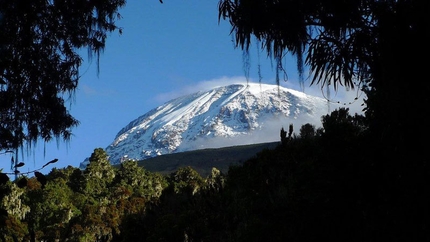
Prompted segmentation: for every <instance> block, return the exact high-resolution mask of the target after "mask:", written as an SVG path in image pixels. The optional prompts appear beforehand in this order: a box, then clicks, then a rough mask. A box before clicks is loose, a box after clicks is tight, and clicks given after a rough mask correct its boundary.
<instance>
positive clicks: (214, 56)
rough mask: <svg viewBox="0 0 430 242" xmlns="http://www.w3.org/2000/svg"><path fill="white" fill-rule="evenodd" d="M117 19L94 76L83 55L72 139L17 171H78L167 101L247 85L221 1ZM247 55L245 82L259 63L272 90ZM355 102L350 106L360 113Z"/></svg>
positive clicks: (172, 0) (139, 5) (146, 5)
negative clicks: (226, 86) (236, 84)
mask: <svg viewBox="0 0 430 242" xmlns="http://www.w3.org/2000/svg"><path fill="white" fill-rule="evenodd" d="M120 13H121V15H122V17H123V18H122V19H121V20H119V21H118V22H117V25H118V26H120V27H122V28H123V33H122V35H119V33H118V32H114V33H112V34H110V36H109V37H108V40H107V44H106V48H105V51H104V53H102V54H101V56H100V73H99V75H97V63H96V60H95V58H93V60H92V61H89V60H88V58H87V55H86V51H83V52H82V53H83V55H82V57H83V58H84V63H83V65H82V67H81V70H80V72H81V75H82V77H81V79H80V82H79V86H78V88H77V90H76V93H75V95H74V98H73V99H72V100H70V102H69V103H68V104H67V105H69V107H70V109H69V110H70V113H71V114H72V115H73V116H74V117H75V118H77V119H78V120H79V121H80V125H79V126H78V127H76V128H74V129H73V133H74V136H73V137H72V139H71V141H70V142H69V143H64V142H63V141H62V140H59V141H58V142H56V141H55V140H54V141H52V142H50V143H47V144H44V143H43V142H39V143H37V145H36V147H35V148H34V149H33V150H32V151H30V154H27V151H26V150H24V151H23V154H22V153H21V152H20V153H19V161H23V162H24V163H25V164H26V165H25V166H24V167H22V168H21V169H20V171H21V172H22V173H25V172H30V171H34V170H38V169H39V168H41V167H42V166H43V165H44V164H45V163H46V162H48V161H50V160H52V159H54V158H58V159H59V161H58V162H57V163H55V164H52V165H49V166H47V167H46V168H44V169H41V170H39V171H41V172H42V173H48V172H49V171H50V170H51V169H52V168H54V167H58V168H62V167H66V166H68V165H71V166H74V167H78V166H79V163H80V162H82V161H83V160H84V159H85V158H86V157H89V156H90V155H91V153H92V152H93V151H94V149H95V148H106V147H107V146H108V145H109V144H110V143H111V142H112V141H113V140H114V138H115V135H116V134H117V132H118V131H119V130H120V129H121V128H123V127H124V126H126V125H127V124H128V123H129V122H130V121H132V120H134V119H136V118H137V117H139V116H141V115H143V114H145V113H146V112H148V111H149V110H151V109H153V108H155V107H157V106H159V105H161V104H163V103H164V102H166V101H168V100H170V99H172V98H174V97H177V96H179V95H184V94H187V93H190V92H194V91H198V90H201V89H205V88H209V87H211V86H212V85H222V84H227V83H233V82H235V81H243V80H245V79H246V78H245V72H244V68H243V66H244V65H243V61H242V51H241V50H240V49H236V48H235V47H234V43H233V40H232V37H231V36H230V35H229V33H230V25H229V23H228V22H227V21H225V20H221V21H220V22H218V0H208V1H198V0H164V3H163V4H161V3H160V2H159V1H158V0H144V1H128V3H127V4H126V6H125V7H124V8H122V9H121V10H120ZM250 54H251V55H250V65H251V66H250V70H249V81H254V82H258V80H259V76H258V65H260V67H261V75H262V78H263V79H262V82H263V83H270V84H275V74H276V73H275V70H274V68H273V66H272V62H271V61H270V60H269V59H268V58H267V57H266V53H265V52H261V53H258V49H257V46H252V47H251V53H250ZM285 69H286V71H287V73H288V81H287V82H284V81H281V85H283V86H286V87H289V88H293V89H296V90H300V89H299V88H298V86H299V83H298V81H297V74H296V73H297V71H296V68H295V62H294V59H288V60H287V62H286V63H285ZM304 92H305V93H308V94H312V95H316V96H320V97H322V94H321V90H320V87H318V86H313V87H309V81H305V90H304ZM332 93H333V92H332ZM332 95H333V94H332ZM333 96H334V95H333ZM355 96H356V91H350V92H347V93H340V94H338V96H337V97H334V100H335V101H338V100H339V101H341V102H347V103H348V102H351V101H353V99H354V97H355ZM359 104H360V103H357V102H356V103H354V104H353V105H351V106H349V107H350V108H351V110H359V107H360V105H359ZM10 159H11V155H10V154H3V155H0V169H1V168H3V172H11V168H10Z"/></svg>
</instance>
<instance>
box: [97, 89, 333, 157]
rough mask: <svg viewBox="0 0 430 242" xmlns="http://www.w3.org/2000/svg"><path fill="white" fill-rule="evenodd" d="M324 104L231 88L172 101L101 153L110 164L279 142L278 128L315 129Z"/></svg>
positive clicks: (293, 94) (295, 94)
mask: <svg viewBox="0 0 430 242" xmlns="http://www.w3.org/2000/svg"><path fill="white" fill-rule="evenodd" d="M327 113H328V108H327V101H326V100H325V99H322V98H319V97H314V96H311V95H308V94H305V93H303V92H299V91H296V90H293V89H289V88H285V87H282V86H278V85H271V84H260V83H236V84H231V85H227V86H219V87H215V88H212V89H210V90H207V91H199V92H195V93H192V94H188V95H183V96H181V97H178V98H175V99H172V100H170V101H168V102H165V103H164V104H163V105H160V106H158V107H156V108H154V109H152V110H150V111H149V112H147V113H145V114H143V115H141V116H139V117H138V118H136V119H134V120H132V121H131V122H129V123H128V124H127V125H126V126H124V127H123V128H122V129H121V130H120V131H119V132H118V133H117V135H116V136H115V138H114V141H113V142H112V143H111V144H110V145H109V146H108V147H106V149H105V150H106V152H107V154H108V155H109V157H110V161H111V163H112V164H119V163H121V161H122V160H125V159H133V160H145V159H148V158H152V157H156V156H159V155H163V154H171V153H178V152H184V151H189V150H198V149H203V148H218V147H227V146H234V145H244V144H252V143H264V142H273V141H275V140H278V139H279V130H280V129H281V127H282V126H288V125H289V124H290V123H295V124H296V125H295V127H300V126H301V125H302V124H305V123H311V124H313V125H315V126H319V125H318V124H317V122H320V118H321V116H322V115H325V114H327Z"/></svg>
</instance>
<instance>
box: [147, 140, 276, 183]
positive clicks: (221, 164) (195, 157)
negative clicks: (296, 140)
mask: <svg viewBox="0 0 430 242" xmlns="http://www.w3.org/2000/svg"><path fill="white" fill-rule="evenodd" d="M279 144H280V143H279V142H270V143H260V144H251V145H238V146H232V147H224V148H216V149H202V150H195V151H187V152H181V153H175V154H168V155H161V156H157V157H153V158H150V159H146V160H142V161H139V162H138V165H139V166H143V167H144V168H145V169H146V170H148V171H151V172H159V173H162V174H170V173H172V172H174V171H176V170H177V169H178V168H180V167H186V166H190V167H192V168H193V169H195V170H196V171H197V172H198V173H199V174H200V175H201V176H202V177H206V176H207V175H208V174H209V173H210V171H211V169H212V168H213V167H216V168H217V169H218V170H220V171H221V172H223V173H227V171H228V168H229V167H230V165H238V164H242V163H243V162H244V161H245V160H248V159H250V158H252V157H253V156H255V155H256V154H257V153H258V152H260V151H262V150H264V149H274V148H275V147H277V146H278V145H279Z"/></svg>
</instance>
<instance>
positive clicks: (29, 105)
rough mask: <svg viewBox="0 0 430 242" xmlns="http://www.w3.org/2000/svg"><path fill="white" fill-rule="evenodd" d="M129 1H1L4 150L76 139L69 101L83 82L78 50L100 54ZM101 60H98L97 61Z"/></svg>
mask: <svg viewBox="0 0 430 242" xmlns="http://www.w3.org/2000/svg"><path fill="white" fill-rule="evenodd" d="M124 4H125V1H123V0H103V1H64V0H63V1H32V2H31V3H27V2H25V1H2V2H1V3H0V27H1V29H2V31H1V33H0V134H1V135H0V137H1V138H0V150H6V149H17V148H18V147H20V146H22V145H23V144H24V143H25V142H28V144H29V145H31V143H32V142H36V140H37V139H38V138H42V139H43V140H44V141H50V140H51V139H52V138H64V139H65V140H69V139H70V138H71V128H73V127H75V126H76V125H78V121H77V120H76V119H75V118H74V117H72V116H71V115H70V113H69V112H68V110H67V108H66V106H65V102H66V101H67V100H68V99H69V97H70V96H71V95H73V92H74V90H75V89H76V87H77V85H78V81H79V77H80V76H79V71H78V70H79V67H80V65H81V62H82V60H81V57H80V56H79V54H78V52H79V51H80V50H81V49H82V48H88V54H89V56H90V57H91V56H92V55H93V54H95V55H97V58H98V57H99V55H100V53H101V52H102V51H103V49H104V47H105V42H106V38H107V34H108V33H109V32H112V31H115V30H121V29H120V28H119V27H118V26H117V25H116V23H115V21H116V20H118V19H119V18H120V17H121V16H120V15H119V13H118V9H119V8H121V7H122V6H124ZM97 60H98V59H97Z"/></svg>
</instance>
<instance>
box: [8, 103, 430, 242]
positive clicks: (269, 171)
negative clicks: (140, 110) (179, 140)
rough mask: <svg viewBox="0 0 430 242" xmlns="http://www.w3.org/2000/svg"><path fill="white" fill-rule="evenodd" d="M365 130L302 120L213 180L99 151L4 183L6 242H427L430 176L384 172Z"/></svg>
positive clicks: (336, 117)
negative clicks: (42, 175) (116, 162)
mask: <svg viewBox="0 0 430 242" xmlns="http://www.w3.org/2000/svg"><path fill="white" fill-rule="evenodd" d="M366 122H367V121H366V119H365V118H364V117H363V116H359V115H355V116H351V115H350V114H349V112H348V109H339V110H335V111H333V112H332V113H331V114H330V115H326V116H323V117H322V124H323V126H322V128H319V129H317V130H315V127H314V126H313V125H311V124H304V125H303V126H302V127H301V128H300V130H299V132H298V134H296V133H293V135H292V136H291V137H286V138H283V139H282V140H283V142H282V143H281V142H280V145H279V146H277V147H276V148H275V149H265V150H263V151H262V152H260V153H258V154H257V155H256V156H255V157H253V158H251V159H249V160H247V161H245V162H244V163H243V165H234V166H231V167H230V168H229V170H228V173H227V174H223V173H221V172H219V170H218V169H216V168H213V169H212V171H211V174H210V175H209V176H207V177H205V178H203V177H201V176H200V175H199V173H198V172H196V170H194V169H193V168H191V167H182V168H179V169H178V170H177V171H175V172H172V173H171V174H168V175H161V174H159V173H156V172H148V171H146V170H145V168H144V167H140V166H138V165H137V162H135V161H126V162H124V163H123V164H122V165H121V167H119V168H114V167H113V166H111V165H110V164H109V163H108V160H107V156H106V153H105V152H104V150H103V149H100V148H99V149H95V150H94V153H93V154H92V155H91V158H90V164H89V165H88V167H87V168H86V169H85V170H80V169H77V168H73V167H67V168H64V169H52V171H51V172H50V173H49V174H47V175H46V180H45V181H44V180H42V179H38V177H24V176H21V177H20V178H19V179H17V180H15V181H13V182H12V181H8V182H5V183H4V184H2V185H1V189H2V194H3V197H2V198H1V208H2V211H3V212H2V215H1V219H0V222H1V226H0V230H1V231H0V232H1V233H0V234H1V240H3V241H320V240H331V241H417V240H418V239H424V240H425V239H427V240H428V239H429V238H430V237H429V236H430V233H429V229H428V228H429V225H430V224H429V222H428V221H429V220H428V213H427V211H428V204H430V203H429V202H430V200H429V196H428V195H429V191H428V189H427V188H428V185H430V184H429V182H428V179H429V178H428V177H429V175H430V174H428V171H427V170H422V171H414V172H415V173H414V174H413V176H411V173H410V170H405V169H399V168H400V167H399V168H395V167H390V166H387V165H386V164H385V163H382V164H381V162H380V158H378V157H375V156H374V153H373V152H372V150H373V149H375V148H374V147H372V144H373V142H371V141H370V140H369V138H370V137H371V136H369V135H368V133H367V131H368V127H367V123H366ZM23 179H26V181H25V182H22V180H23ZM25 184H26V186H25ZM424 240H420V241H424Z"/></svg>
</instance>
